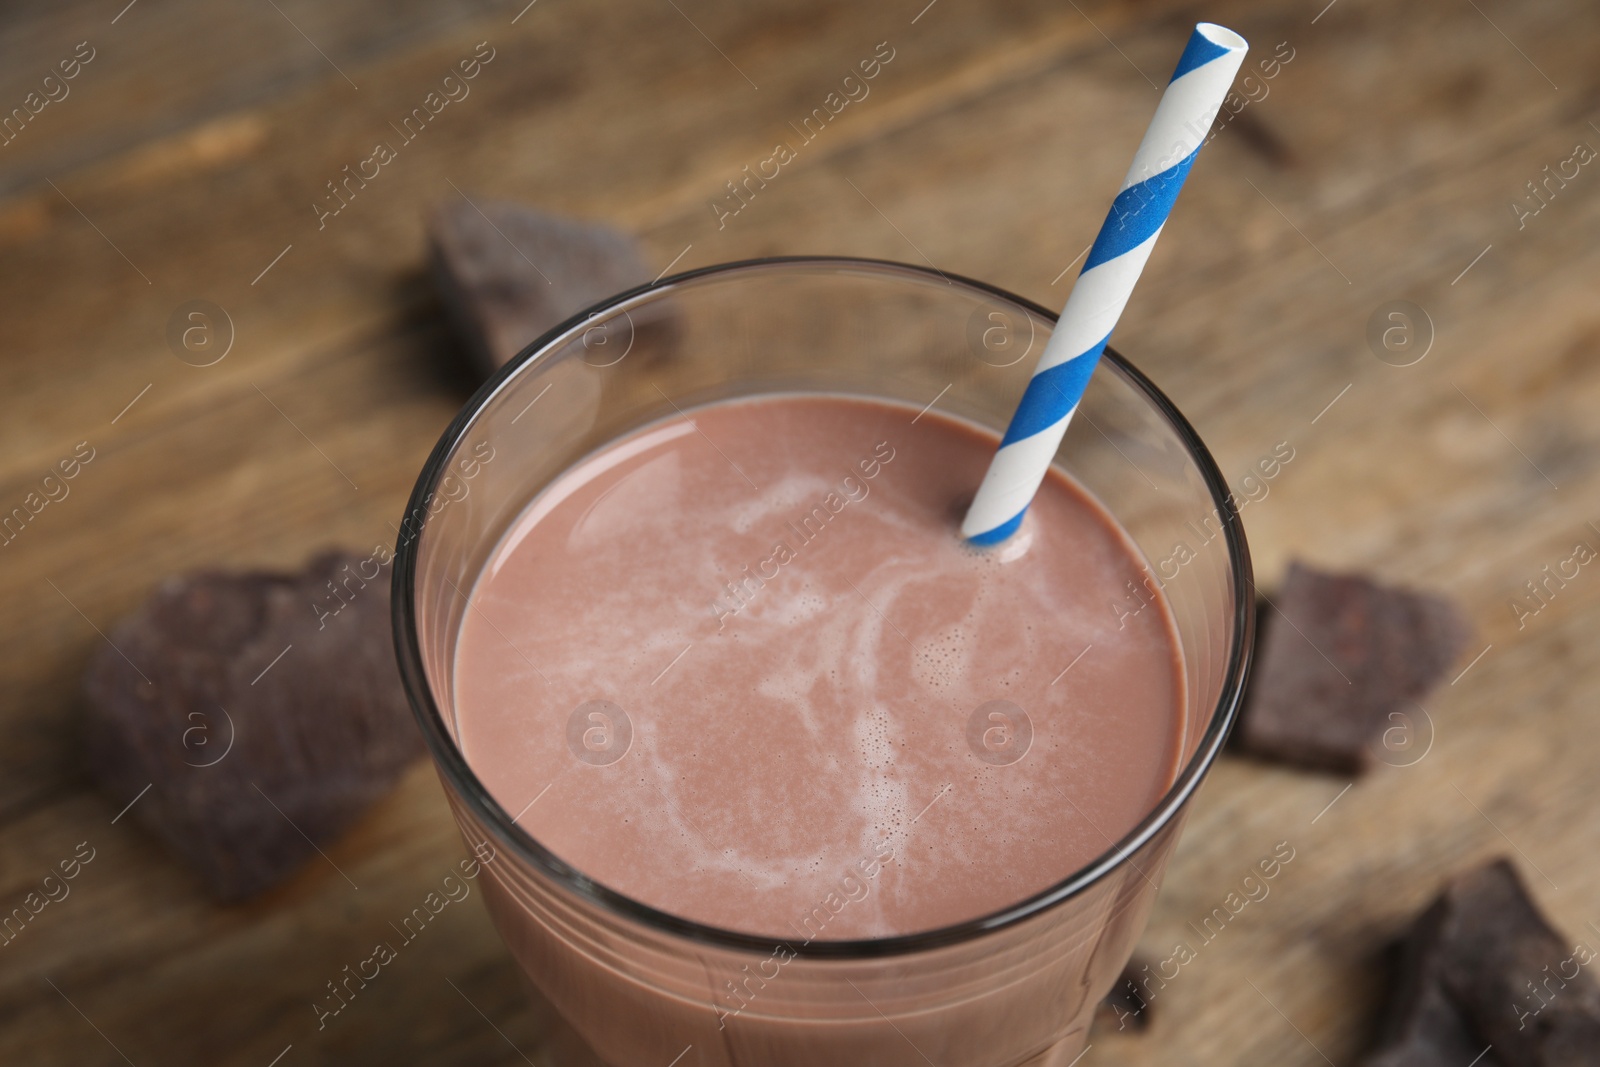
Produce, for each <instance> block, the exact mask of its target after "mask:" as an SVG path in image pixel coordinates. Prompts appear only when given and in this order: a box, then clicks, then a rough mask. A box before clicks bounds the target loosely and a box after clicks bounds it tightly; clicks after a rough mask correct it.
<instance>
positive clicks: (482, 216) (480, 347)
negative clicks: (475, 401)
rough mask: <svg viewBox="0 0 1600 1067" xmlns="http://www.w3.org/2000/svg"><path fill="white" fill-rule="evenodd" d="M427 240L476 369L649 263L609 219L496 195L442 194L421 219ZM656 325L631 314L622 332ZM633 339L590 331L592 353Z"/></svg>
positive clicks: (619, 286) (603, 355) (636, 279)
mask: <svg viewBox="0 0 1600 1067" xmlns="http://www.w3.org/2000/svg"><path fill="white" fill-rule="evenodd" d="M480 208H481V209H482V210H481V211H480V210H479V209H480ZM428 244H429V258H430V262H431V264H432V268H433V275H434V280H435V282H436V284H437V285H438V288H439V291H440V293H441V294H442V295H443V296H444V300H445V304H446V306H447V307H448V308H449V310H450V315H451V318H452V319H453V320H454V322H455V324H456V328H457V330H458V331H459V333H460V334H461V337H462V338H463V340H464V341H465V342H466V344H467V346H468V348H469V349H470V350H471V352H472V355H473V358H474V360H475V361H476V362H477V364H478V369H479V370H480V371H481V372H482V374H483V375H484V376H485V377H487V376H488V375H489V374H491V373H493V372H494V371H495V370H496V369H498V368H499V367H501V366H503V365H504V364H505V363H506V362H507V361H509V360H510V359H511V358H512V357H513V356H515V355H516V354H517V353H518V352H521V351H522V350H523V349H524V348H526V347H527V346H528V345H529V344H531V343H532V342H533V341H535V340H537V339H538V337H539V335H540V334H542V333H544V332H545V331H546V330H548V329H550V328H551V327H553V326H557V325H559V324H560V323H561V322H562V321H564V320H565V319H567V318H569V317H571V316H573V315H576V314H577V313H578V312H580V311H582V310H583V309H584V308H587V307H589V306H591V305H593V304H596V303H598V302H600V301H601V300H604V299H605V298H606V297H608V296H612V295H614V294H616V293H619V292H622V291H623V290H625V289H631V288H633V287H634V286H636V285H643V284H644V283H645V282H648V281H650V280H651V278H652V277H653V275H654V273H655V272H654V271H652V270H651V269H650V268H649V267H648V266H646V264H645V260H644V257H643V255H642V254H641V253H640V250H639V247H638V244H637V243H636V242H635V241H634V240H633V238H631V237H629V236H627V235H626V234H623V233H619V232H618V231H616V230H613V229H612V228H610V227H609V226H602V225H600V224H598V223H593V222H580V221H577V220H575V219H567V218H561V217H559V216H556V215H549V214H546V213H544V212H542V211H535V210H533V209H532V208H528V207H524V206H522V205H521V204H511V203H505V202H501V201H490V200H477V201H475V202H469V201H467V200H466V199H465V198H463V197H456V198H454V199H452V200H447V201H445V202H444V203H443V204H441V205H440V206H439V207H437V208H436V209H435V210H434V212H433V215H432V217H431V218H430V220H429V224H428ZM660 325H661V323H660V322H659V321H656V322H635V323H634V327H635V329H634V331H627V332H637V331H638V330H641V329H645V328H647V327H659V326H660ZM613 332H616V331H613ZM639 340H640V339H639V338H637V337H624V336H620V335H618V336H606V337H600V336H598V335H597V336H596V337H595V342H596V357H595V358H596V360H597V361H598V362H601V363H606V362H609V361H610V360H612V359H619V358H621V354H622V352H624V351H626V350H627V349H628V348H629V346H630V345H637V344H638V343H639ZM645 340H648V341H653V342H656V343H659V342H660V341H662V340H663V338H662V337H660V336H656V337H653V338H646V339H645Z"/></svg>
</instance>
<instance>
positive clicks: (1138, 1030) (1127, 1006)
mask: <svg viewBox="0 0 1600 1067" xmlns="http://www.w3.org/2000/svg"><path fill="white" fill-rule="evenodd" d="M1150 966H1151V962H1150V960H1149V959H1148V958H1146V957H1144V956H1134V957H1133V958H1132V959H1131V960H1129V961H1128V965H1127V966H1126V967H1124V968H1122V974H1121V975H1120V976H1118V978H1117V984H1116V985H1114V986H1112V987H1111V992H1109V993H1107V994H1106V995H1105V997H1104V999H1102V1000H1101V1001H1100V1003H1099V1005H1098V1006H1097V1007H1096V1008H1095V1013H1094V1015H1095V1019H1094V1025H1095V1029H1096V1030H1099V1031H1101V1032H1105V1033H1110V1032H1113V1031H1115V1032H1117V1033H1124V1034H1127V1033H1134V1034H1142V1033H1144V1032H1145V1031H1146V1030H1147V1029H1149V1028H1150V1022H1151V1019H1150V1013H1151V1007H1150V999H1151V998H1147V997H1146V996H1145V992H1144V987H1143V986H1141V985H1140V984H1139V983H1140V980H1141V979H1144V978H1146V977H1147V976H1146V975H1145V973H1144V972H1145V971H1147V970H1149V968H1150Z"/></svg>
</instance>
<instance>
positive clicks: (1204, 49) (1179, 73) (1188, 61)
mask: <svg viewBox="0 0 1600 1067" xmlns="http://www.w3.org/2000/svg"><path fill="white" fill-rule="evenodd" d="M1227 54H1228V50H1227V49H1226V48H1224V47H1222V46H1221V45H1220V44H1217V43H1216V42H1215V41H1212V40H1211V39H1210V38H1208V37H1207V36H1206V35H1205V34H1203V33H1201V32H1200V31H1199V30H1198V29H1197V30H1195V32H1194V33H1192V34H1190V35H1189V43H1188V44H1187V45H1185V46H1184V48H1183V55H1181V56H1179V57H1178V68H1177V69H1176V70H1174V71H1173V72H1172V77H1171V79H1170V80H1169V81H1168V82H1167V84H1168V85H1171V84H1172V83H1173V82H1175V81H1177V80H1178V79H1179V78H1181V77H1183V76H1184V75H1185V74H1187V73H1189V72H1190V71H1191V70H1194V69H1195V68H1196V67H1203V66H1205V65H1206V64H1207V63H1209V62H1211V61H1212V60H1213V59H1216V58H1217V57H1218V56H1225V55H1227Z"/></svg>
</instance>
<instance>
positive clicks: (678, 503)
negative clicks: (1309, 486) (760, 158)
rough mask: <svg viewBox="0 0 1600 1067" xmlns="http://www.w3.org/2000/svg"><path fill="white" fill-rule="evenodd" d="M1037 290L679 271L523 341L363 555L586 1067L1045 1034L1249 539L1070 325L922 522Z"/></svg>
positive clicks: (898, 1050)
mask: <svg viewBox="0 0 1600 1067" xmlns="http://www.w3.org/2000/svg"><path fill="white" fill-rule="evenodd" d="M1054 322H1055V317H1054V316H1053V315H1051V314H1050V313H1048V312H1047V311H1045V310H1044V309H1042V308H1040V307H1038V306H1036V305H1034V304H1031V303H1029V302H1028V301H1025V300H1022V299H1020V298H1018V297H1015V296H1011V295H1009V294H1007V293H1004V292H1001V291H1000V290H997V289H994V288H991V287H989V286H986V285H982V284H980V283H977V282H972V281H968V280H965V279H962V278H956V277H949V276H946V275H943V274H940V273H937V272H933V271H926V270H922V269H920V268H916V267H910V266H904V265H899V264H893V263H884V262H876V261H865V260H851V259H836V258H804V259H781V260H765V261H760V262H750V263H737V264H730V265H727V266H721V267H713V268H708V269H706V270H700V271H693V272H690V273H688V274H684V275H680V276H677V277H674V278H671V279H667V280H666V281H662V282H658V283H656V284H653V285H650V286H646V287H644V288H642V289H638V290H634V291H633V292H630V293H626V294H623V295H621V296H618V297H616V298H614V299H613V300H611V301H609V302H607V303H606V304H604V305H603V306H601V307H599V308H596V309H595V310H593V311H592V312H588V313H585V314H583V315H580V316H578V317H576V318H574V319H573V320H571V321H569V322H568V323H566V324H565V325H564V326H562V327H560V328H558V329H556V330H554V331H552V332H551V333H549V334H547V335H546V336H545V337H543V338H541V339H540V340H539V341H538V342H537V343H535V344H534V345H532V346H531V347H529V348H528V349H527V350H526V351H525V352H523V354H522V355H521V356H520V357H519V358H518V359H517V360H515V361H514V362H513V363H512V364H511V365H509V366H508V367H506V368H505V369H504V370H502V371H501V372H500V373H499V374H498V375H497V376H496V377H495V378H494V380H492V381H491V382H489V383H488V384H487V385H485V386H484V387H483V388H482V389H481V390H480V391H479V392H478V394H477V395H476V396H475V397H474V398H473V400H472V401H471V402H470V403H469V404H468V405H467V407H466V408H465V409H464V410H463V411H462V413H461V414H460V415H459V416H458V417H457V418H456V420H455V421H454V422H453V423H452V424H451V425H450V427H449V429H448V430H447V431H446V432H445V434H444V436H443V438H442V439H441V440H440V442H439V445H438V447H437V448H435V450H434V452H433V455H432V456H431V457H430V459H429V460H428V464H427V466H426V468H425V469H424V470H423V472H422V476H421V478H420V480H419V482H418V484H417V488H416V491H415V494H414V495H413V497H412V499H411V502H410V505H409V509H408V511H407V514H406V517H405V519H404V521H403V522H402V524H401V536H400V542H399V548H398V552H397V557H396V558H397V560H398V566H397V567H396V571H395V594H396V595H395V597H394V604H395V624H396V642H397V647H398V652H399V658H400V663H401V668H402V671H403V673H404V675H405V680H406V684H407V688H408V690H409V692H410V696H411V700H412V703H413V705H414V706H415V708H416V711H417V715H418V718H419V721H420V722H421V725H422V729H423V732H424V734H425V735H426V737H427V740H428V743H429V746H430V748H431V751H432V754H433V757H434V759H435V761H436V763H437V765H438V769H439V775H440V777H441V779H442V780H443V782H444V786H445V792H446V794H447V795H448V797H449V799H450V802H451V804H452V806H453V807H454V810H455V814H456V818H457V821H458V822H459V824H460V826H461V829H462V833H463V834H464V836H465V837H466V839H467V842H468V844H469V845H470V846H471V847H472V848H474V849H475V850H476V852H477V853H478V855H479V857H480V858H482V859H484V860H485V862H484V864H483V867H484V871H485V873H486V874H487V876H488V877H487V878H485V879H484V885H485V889H486V892H485V900H486V901H487V904H488V907H489V910H490V913H491V915H492V917H493V919H494V921H495V924H496V925H497V927H498V928H499V930H500V933H501V935H502V936H503V937H504V938H505V941H506V943H507V945H508V946H509V948H510V949H511V952H512V954H513V955H514V956H515V957H516V959H517V961H518V963H519V964H520V965H521V967H522V969H523V970H524V971H525V972H526V974H527V975H528V977H529V978H530V979H531V980H532V982H533V983H534V985H535V986H537V987H538V989H539V990H540V992H541V993H542V994H543V996H544V997H546V998H547V999H548V1000H549V1001H550V1003H552V1004H553V1005H554V1006H555V1007H556V1008H557V1009H558V1010H559V1011H560V1012H561V1013H562V1014H563V1015H564V1016H565V1017H566V1018H567V1020H568V1021H569V1022H570V1023H571V1025H572V1026H573V1028H574V1029H575V1030H576V1031H577V1033H578V1034H579V1035H581V1036H582V1038H583V1039H584V1040H585V1041H587V1042H588V1044H589V1045H590V1046H592V1048H593V1050H594V1051H595V1053H596V1054H597V1055H598V1057H599V1058H600V1059H601V1060H602V1061H604V1062H605V1063H608V1064H611V1065H613V1067H668V1065H672V1067H801V1065H817V1067H833V1065H837V1064H852V1065H857V1064H860V1065H866V1064H871V1065H881V1067H891V1065H892V1067H900V1065H905V1067H922V1065H925V1064H930V1063H931V1064H935V1065H937V1067H1017V1065H1023V1064H1026V1065H1029V1067H1045V1065H1050V1067H1066V1065H1067V1064H1068V1063H1070V1062H1071V1061H1072V1060H1073V1058H1074V1057H1076V1056H1077V1055H1078V1054H1079V1052H1080V1051H1081V1050H1082V1048H1083V1047H1084V1043H1085V1041H1086V1034H1087V1030H1088V1026H1089V1023H1090V1020H1091V1017H1092V1015H1093V1012H1094V1007H1095V1004H1096V1002H1097V1001H1098V1000H1099V999H1100V998H1101V997H1102V996H1103V995H1104V994H1105V993H1106V991H1107V990H1108V989H1109V988H1110V986H1111V985H1112V983H1113V981H1114V980H1115V978H1116V976H1117V974H1118V972H1119V971H1120V969H1121V968H1122V966H1123V964H1124V963H1125V962H1126V960H1127V958H1128V956H1129V955H1130V953H1131V952H1132V950H1133V947H1134V942H1135V940H1136V939H1137V938H1138V936H1139V934H1140V932H1141V930H1142V928H1143V926H1144V923H1145V919H1146V917H1147V915H1148V912H1149V909H1150V906H1151V903H1152V901H1153V899H1154V897H1155V894H1156V891H1157V886H1158V885H1159V884H1160V881H1161V877H1162V872H1163V870H1164V869H1165V867H1166V863H1167V859H1168V857H1169V856H1170V855H1171V852H1172V849H1173V847H1174V845H1175V843H1176V841H1177V836H1178V833H1179V830H1180V828H1181V827H1182V824H1183V822H1184V818H1185V815H1186V812H1187V809H1188V805H1189V800H1190V798H1191V796H1192V795H1193V793H1194V791H1195V789H1196V787H1197V786H1198V785H1199V783H1200V780H1201V778H1202V777H1204V775H1205V773H1206V771H1207V769H1208V768H1209V767H1210V765H1211V762H1212V760H1213V759H1215V757H1216V755H1217V752H1218V749H1219V748H1220V747H1221V745H1222V742H1223V739H1224V736H1225V734H1226V732H1227V730H1228V727H1229V726H1230V724H1231V723H1232V721H1233V717H1234V714H1235V711H1236V709H1237V706H1238V702H1239V697H1240V692H1241V688H1242V686H1243V682H1244V677H1245V673H1246V669H1247V663H1248V659H1249V648H1250V643H1251V632H1252V628H1253V615H1252V608H1253V595H1252V593H1251V590H1252V588H1253V587H1252V584H1251V575H1250V561H1249V554H1248V551H1247V549H1246V546H1245V541H1244V536H1243V533H1242V531H1241V530H1240V526H1239V521H1238V517H1237V514H1236V512H1235V511H1234V509H1233V507H1232V504H1231V502H1230V498H1229V494H1228V490H1227V488H1226V485H1225V483H1224V481H1223V479H1222V477H1221V476H1220V474H1219V473H1218V471H1217V469H1216V465H1215V464H1214V463H1213V461H1212V459H1211V457H1210V455H1209V454H1208V453H1207V452H1206V449H1205V447H1204V445H1202V444H1201V442H1200V440H1199V438H1198V437H1196V436H1195V433H1194V431H1193V430H1192V429H1191V428H1190V426H1189V424H1188V423H1187V422H1186V421H1185V420H1184V418H1183V416H1182V415H1180V414H1179V413H1178V411H1177V410H1176V409H1175V408H1174V407H1173V406H1172V404H1171V403H1170V402H1169V401H1168V400H1167V399H1166V398H1165V397H1163V396H1162V395H1161V393H1160V392H1158V391H1157V390H1156V388H1155V387H1154V386H1153V385H1152V384H1151V383H1150V382H1149V381H1148V380H1146V379H1145V378H1144V377H1143V376H1142V375H1141V374H1140V373H1139V372H1138V371H1137V370H1135V369H1134V368H1133V367H1132V365H1130V364H1129V363H1128V362H1127V361H1125V360H1124V359H1122V358H1121V357H1120V356H1118V355H1116V354H1115V353H1113V352H1110V351H1108V352H1107V353H1106V356H1105V359H1104V361H1103V362H1102V364H1101V366H1100V369H1099V371H1098V373H1096V375H1095V377H1094V379H1093V381H1092V382H1091V384H1090V386H1089V390H1088V392H1087V394H1086V395H1085V397H1084V400H1083V403H1082V406H1081V408H1080V409H1079V411H1078V413H1077V416H1076V417H1075V419H1074V420H1073V422H1072V424H1071V429H1070V431H1069V432H1068V434H1067V436H1066V439H1065V441H1064V443H1063V444H1062V446H1061V450H1060V452H1059V454H1058V455H1057V457H1056V469H1055V470H1054V471H1053V472H1052V473H1051V475H1050V476H1049V477H1048V478H1047V479H1046V480H1045V483H1044V485H1043V486H1042V487H1041V488H1040V490H1039V493H1038V495H1037V496H1036V497H1035V499H1034V503H1033V505H1032V506H1031V508H1030V509H1029V511H1028V515H1027V518H1026V519H1025V521H1024V523H1023V525H1022V527H1021V529H1020V530H1019V531H1018V532H1017V533H1016V534H1015V535H1013V536H1012V537H1011V538H1010V539H1009V540H1007V541H1006V542H1004V543H1002V544H1000V545H998V546H995V547H992V548H987V549H977V548H974V547H971V546H969V545H967V544H965V543H964V542H963V541H962V540H961V538H960V535H959V533H958V532H957V528H958V526H959V523H960V519H961V515H962V513H963V511H964V509H965V506H966V504H967V503H968V501H970V499H971V496H972V493H973V492H974V491H975V490H976V488H977V485H978V483H979V481H980V480H981V479H982V477H983V474H984V470H985V468H986V466H987V464H988V461H989V458H990V456H991V455H992V453H993V451H994V449H995V446H996V442H997V441H998V439H999V432H1000V430H1001V429H1003V428H1004V426H1005V425H1006V422H1007V420H1008V418H1009V416H1010V414H1011V412H1012V410H1013V408H1014V407H1015V405H1016V402H1017V399H1018V397H1019V396H1020V395H1021V393H1022V391H1023V388H1024V386H1025V385H1026V384H1027V382H1028V378H1029V374H1030V372H1031V370H1032V367H1033V364H1034V361H1035V360H1036V359H1037V357H1038V354H1039V352H1040V351H1041V350H1042V349H1043V347H1044V343H1045V340H1046V338H1047V337H1048V336H1049V334H1050V331H1051V328H1052V326H1053V324H1054Z"/></svg>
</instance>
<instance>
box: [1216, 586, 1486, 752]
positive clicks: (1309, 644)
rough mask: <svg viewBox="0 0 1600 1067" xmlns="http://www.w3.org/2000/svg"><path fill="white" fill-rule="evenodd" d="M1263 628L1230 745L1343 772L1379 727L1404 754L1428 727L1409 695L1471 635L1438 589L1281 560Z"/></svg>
mask: <svg viewBox="0 0 1600 1067" xmlns="http://www.w3.org/2000/svg"><path fill="white" fill-rule="evenodd" d="M1262 631H1263V634H1262V640H1261V644H1260V658H1259V660H1258V661H1257V664H1256V671H1255V677H1254V679H1253V680H1252V682H1251V685H1250V691H1249V694H1248V695H1247V698H1246V705H1245V710H1244V715H1243V717H1242V718H1241V720H1240V723H1239V730H1238V744H1239V746H1240V747H1241V748H1243V749H1244V750H1245V751H1248V752H1251V753H1254V754H1257V755H1260V756H1265V757H1269V758H1273V759H1279V760H1283V761H1285V762H1288V763H1293V764H1297V765H1300V766H1304V767H1311V768H1317V769H1323V770H1332V771H1339V772H1343V773H1347V774H1358V773H1360V772H1362V771H1364V770H1366V769H1367V768H1368V767H1370V766H1371V764H1372V762H1373V761H1374V759H1376V758H1377V757H1378V756H1379V755H1380V752H1379V746H1380V745H1381V744H1382V743H1383V739H1384V736H1385V732H1386V731H1395V732H1394V733H1393V734H1392V736H1393V737H1394V739H1395V740H1396V741H1397V742H1399V743H1401V744H1404V745H1406V746H1408V747H1407V749H1406V754H1405V755H1402V754H1401V753H1399V752H1397V753H1395V754H1394V758H1395V759H1403V758H1409V751H1410V750H1409V746H1410V745H1411V744H1413V743H1415V742H1416V740H1417V738H1418V736H1419V734H1422V733H1423V732H1425V731H1427V730H1428V725H1427V723H1428V720H1427V718H1426V715H1425V714H1424V713H1423V711H1422V709H1421V708H1420V707H1419V706H1418V705H1417V704H1416V701H1417V700H1418V699H1419V698H1421V697H1422V696H1423V695H1424V694H1426V693H1427V691H1428V690H1429V689H1431V688H1432V687H1433V686H1434V685H1435V684H1437V683H1438V682H1439V681H1440V680H1441V679H1442V678H1443V677H1444V676H1445V674H1446V673H1447V672H1448V670H1449V668H1450V665H1451V664H1452V663H1453V662H1455V660H1456V658H1457V657H1458V656H1459V655H1460V654H1461V651H1462V649H1463V648H1464V647H1465V646H1466V643H1467V641H1468V640H1469V638H1470V636H1471V633H1472V630H1471V626H1470V624H1469V623H1468V622H1467V621H1466V619H1465V617H1464V616H1463V615H1462V614H1461V612H1460V611H1459V610H1458V609H1457V608H1456V607H1455V605H1454V604H1452V603H1451V602H1450V601H1448V600H1445V599H1444V598H1442V597H1437V596H1431V595H1428V594H1425V593H1415V592H1411V591H1409V590H1405V589H1395V588H1392V587H1387V586H1382V585H1378V584H1377V583H1376V582H1373V581H1370V580H1369V579H1366V578H1363V577H1360V576H1358V575H1338V574H1326V573H1323V572H1320V571H1315V570H1312V569H1311V568H1309V567H1306V566H1304V565H1302V564H1300V563H1292V564H1290V567H1289V577H1288V580H1287V581H1285V583H1284V585H1283V589H1282V590H1281V591H1280V592H1279V594H1278V595H1277V597H1276V598H1274V600H1273V607H1272V608H1269V610H1268V611H1267V613H1266V615H1265V616H1264V617H1263V619H1262ZM1428 739H1431V734H1429V735H1428V736H1427V737H1425V738H1424V740H1428Z"/></svg>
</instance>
